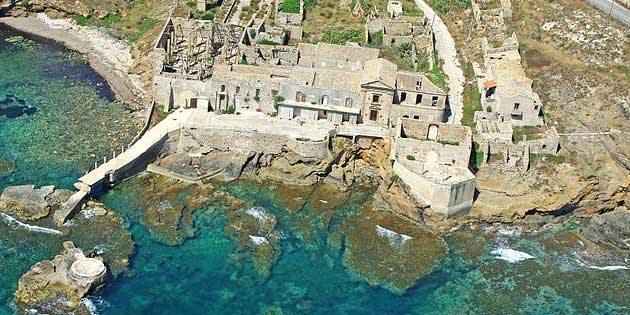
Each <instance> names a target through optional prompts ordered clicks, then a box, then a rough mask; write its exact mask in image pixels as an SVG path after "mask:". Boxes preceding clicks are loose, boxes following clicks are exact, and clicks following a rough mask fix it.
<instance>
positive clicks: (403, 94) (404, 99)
mask: <svg viewBox="0 0 630 315" xmlns="http://www.w3.org/2000/svg"><path fill="white" fill-rule="evenodd" d="M406 100H407V93H405V92H402V93H400V102H401V103H402V102H404V101H406Z"/></svg>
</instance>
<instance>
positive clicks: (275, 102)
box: [273, 95, 284, 110]
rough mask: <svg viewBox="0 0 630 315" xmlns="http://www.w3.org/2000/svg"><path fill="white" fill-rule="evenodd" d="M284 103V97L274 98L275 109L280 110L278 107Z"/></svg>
mask: <svg viewBox="0 0 630 315" xmlns="http://www.w3.org/2000/svg"><path fill="white" fill-rule="evenodd" d="M282 102H284V97H282V96H280V95H277V96H276V97H274V98H273V108H275V109H276V110H278V106H279V104H280V103H282Z"/></svg>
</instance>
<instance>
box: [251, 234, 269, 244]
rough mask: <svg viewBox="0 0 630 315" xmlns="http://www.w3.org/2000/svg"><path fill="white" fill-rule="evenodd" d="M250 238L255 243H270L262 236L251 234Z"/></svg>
mask: <svg viewBox="0 0 630 315" xmlns="http://www.w3.org/2000/svg"><path fill="white" fill-rule="evenodd" d="M249 239H250V240H252V242H254V244H255V245H263V244H267V243H269V241H268V240H267V239H266V238H264V237H262V236H254V235H250V236H249Z"/></svg>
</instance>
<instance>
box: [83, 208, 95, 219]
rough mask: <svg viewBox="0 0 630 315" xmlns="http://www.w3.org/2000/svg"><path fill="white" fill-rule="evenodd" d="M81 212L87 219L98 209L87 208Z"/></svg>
mask: <svg viewBox="0 0 630 315" xmlns="http://www.w3.org/2000/svg"><path fill="white" fill-rule="evenodd" d="M81 214H82V215H83V217H84V218H85V219H86V220H89V219H91V218H93V217H94V216H95V215H96V211H94V209H86V210H81Z"/></svg>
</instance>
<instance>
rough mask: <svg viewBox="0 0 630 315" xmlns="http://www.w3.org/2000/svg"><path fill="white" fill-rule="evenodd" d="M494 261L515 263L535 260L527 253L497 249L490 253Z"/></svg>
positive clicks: (504, 248) (506, 248)
mask: <svg viewBox="0 0 630 315" xmlns="http://www.w3.org/2000/svg"><path fill="white" fill-rule="evenodd" d="M490 254H492V255H494V257H495V258H496V259H501V260H505V261H507V262H509V263H517V262H521V261H523V260H528V259H532V258H536V257H534V256H532V255H530V254H528V253H525V252H520V251H517V250H514V249H511V248H508V247H501V248H497V249H495V250H493V251H491V252H490Z"/></svg>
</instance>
